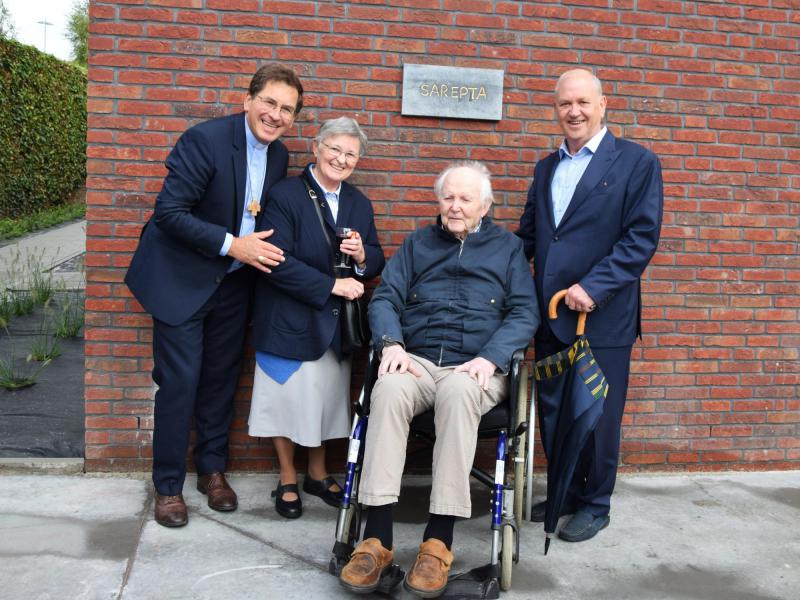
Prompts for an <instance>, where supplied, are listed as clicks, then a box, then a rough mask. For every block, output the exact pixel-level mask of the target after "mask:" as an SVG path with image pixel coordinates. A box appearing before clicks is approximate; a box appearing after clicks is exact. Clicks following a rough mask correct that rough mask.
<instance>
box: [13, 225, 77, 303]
mask: <svg viewBox="0 0 800 600" xmlns="http://www.w3.org/2000/svg"><path fill="white" fill-rule="evenodd" d="M85 251H86V221H83V220H81V221H75V222H72V223H68V224H66V225H60V226H58V227H51V228H50V229H45V230H43V231H40V232H37V233H34V234H32V235H29V236H26V237H24V238H20V239H18V240H12V241H11V242H9V243H7V244H6V245H5V246H0V287H9V288H11V289H20V288H24V287H25V278H24V273H23V271H22V268H23V267H24V265H25V261H26V260H27V258H28V257H29V256H32V257H37V258H38V259H39V260H40V261H41V268H42V270H43V271H49V270H51V269H54V271H53V282H54V283H56V284H62V283H63V285H64V286H65V289H67V290H77V289H83V288H84V287H85V285H86V280H85V277H84V274H83V271H82V270H78V269H64V270H59V269H58V268H57V267H58V266H59V265H63V264H65V263H70V261H73V260H74V259H76V258H77V257H79V256H80V255H81V254H83V253H84V252H85Z"/></svg>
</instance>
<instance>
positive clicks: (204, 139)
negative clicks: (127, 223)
mask: <svg viewBox="0 0 800 600" xmlns="http://www.w3.org/2000/svg"><path fill="white" fill-rule="evenodd" d="M244 119H245V117H244V113H238V114H235V115H230V116H227V117H222V118H220V119H213V120H211V121H206V122H204V123H200V124H199V125H195V126H194V127H192V128H190V129H188V130H187V131H186V132H185V133H184V134H183V135H182V136H181V138H180V139H179V140H178V143H177V144H175V147H174V148H173V149H172V151H171V152H170V154H169V156H168V157H167V162H166V166H167V169H168V171H169V173H168V174H167V177H166V178H165V179H164V185H163V187H162V189H161V192H160V193H159V195H158V197H157V198H156V206H155V211H154V213H153V216H152V217H151V218H150V220H149V221H148V222H147V224H146V225H145V227H144V229H143V230H142V235H141V238H140V240H139V247H138V248H137V250H136V253H135V254H134V255H133V259H132V261H131V264H130V267H129V268H128V273H127V275H126V276H125V283H127V284H128V287H129V288H130V290H131V292H133V295H134V296H136V299H137V300H138V301H139V302H140V303H141V305H142V306H144V308H145V310H146V311H147V312H149V313H150V314H151V315H153V316H154V317H155V318H156V319H158V320H160V321H163V322H165V323H167V324H168V325H179V324H181V323H183V322H184V321H186V320H187V319H189V317H191V316H192V315H193V314H194V313H195V312H197V310H198V309H199V308H200V307H201V306H202V305H203V304H205V302H206V301H207V300H208V299H209V298H210V297H211V294H212V293H213V292H214V291H215V290H216V289H217V287H218V286H219V284H220V283H221V282H222V279H223V278H224V277H225V273H226V272H227V271H228V268H229V267H230V265H231V262H232V261H233V259H232V258H230V257H228V256H219V251H220V249H221V248H222V244H223V242H224V241H225V234H226V233H231V234H233V235H239V228H240V226H241V223H242V213H243V212H244V204H245V197H244V194H245V185H246V183H247V140H246V138H245V124H244ZM287 162H288V152H287V151H286V147H285V146H284V145H283V144H282V143H281V142H280V141H279V140H276V141H274V142H272V143H271V144H270V145H269V148H268V150H267V173H266V176H265V178H264V191H263V193H262V196H261V204H262V207H263V205H264V201H265V199H266V197H267V192H268V190H269V188H270V187H271V186H272V185H273V184H275V183H276V182H277V181H279V180H281V179H283V178H284V177H286V165H287ZM242 268H243V269H248V270H251V269H250V267H248V266H244V267H242ZM252 271H253V272H255V269H252ZM245 310H246V307H245Z"/></svg>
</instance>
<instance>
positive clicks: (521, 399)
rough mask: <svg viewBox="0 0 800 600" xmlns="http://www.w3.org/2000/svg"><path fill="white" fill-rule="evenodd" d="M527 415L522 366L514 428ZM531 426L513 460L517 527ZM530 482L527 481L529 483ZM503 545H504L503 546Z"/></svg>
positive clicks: (521, 504) (519, 522) (526, 395)
mask: <svg viewBox="0 0 800 600" xmlns="http://www.w3.org/2000/svg"><path fill="white" fill-rule="evenodd" d="M527 416H528V367H527V366H524V365H523V366H522V367H520V370H519V389H518V391H517V422H516V423H515V424H514V429H515V430H516V428H517V427H519V425H520V423H522V422H523V421H525V419H526V418H527ZM530 431H531V428H530V427H529V428H528V431H526V432H525V433H523V434H522V435H521V436H520V437H519V440H518V441H517V451H516V457H515V458H516V460H515V462H514V518H515V519H516V520H517V527H520V526H521V525H522V521H523V518H522V517H523V514H522V510H523V506H524V501H525V459H526V458H527V456H528V455H527V453H526V447H525V444H526V442H527V441H528V435H529V432H530ZM531 483H532V482H528V485H531ZM504 547H505V546H504Z"/></svg>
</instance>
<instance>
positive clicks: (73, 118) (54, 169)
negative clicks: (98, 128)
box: [0, 39, 86, 218]
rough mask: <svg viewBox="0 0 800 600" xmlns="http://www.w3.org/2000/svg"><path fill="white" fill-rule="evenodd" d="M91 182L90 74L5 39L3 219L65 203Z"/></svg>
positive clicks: (0, 157)
mask: <svg viewBox="0 0 800 600" xmlns="http://www.w3.org/2000/svg"><path fill="white" fill-rule="evenodd" d="M85 179H86V74H85V73H84V72H83V71H82V70H81V69H79V68H78V67H75V66H73V65H70V64H67V63H65V62H62V61H60V60H58V59H57V58H54V57H53V56H50V55H49V54H44V53H42V52H39V51H38V50H37V49H36V48H33V47H32V46H25V45H22V44H20V43H18V42H15V41H13V40H7V39H0V218H3V217H8V218H19V217H24V216H26V215H30V214H33V213H35V212H37V211H40V210H42V209H45V208H49V207H52V206H57V205H60V204H64V203H65V202H66V201H68V200H69V198H70V196H71V195H72V193H73V192H74V191H75V190H76V189H77V188H78V187H80V186H81V185H83V183H84V181H85Z"/></svg>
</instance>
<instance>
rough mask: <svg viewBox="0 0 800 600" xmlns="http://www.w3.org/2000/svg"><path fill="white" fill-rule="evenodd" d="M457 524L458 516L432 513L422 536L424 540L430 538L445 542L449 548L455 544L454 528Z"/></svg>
mask: <svg viewBox="0 0 800 600" xmlns="http://www.w3.org/2000/svg"><path fill="white" fill-rule="evenodd" d="M455 525H456V518H455V516H453V515H435V514H433V513H431V516H430V517H429V518H428V526H427V527H426V528H425V534H424V535H423V536H422V541H423V542H424V541H425V540H428V539H430V538H436V539H437V540H439V541H441V542H444V545H445V546H447V549H448V550H450V546H452V545H453V528H454V527H455Z"/></svg>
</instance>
